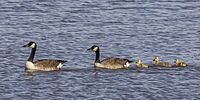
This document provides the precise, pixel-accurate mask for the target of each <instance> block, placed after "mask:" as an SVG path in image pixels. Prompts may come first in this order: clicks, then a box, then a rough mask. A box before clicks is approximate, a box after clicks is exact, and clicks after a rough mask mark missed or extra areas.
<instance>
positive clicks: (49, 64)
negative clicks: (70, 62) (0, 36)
mask: <svg viewBox="0 0 200 100" xmlns="http://www.w3.org/2000/svg"><path fill="white" fill-rule="evenodd" d="M23 47H30V48H32V51H31V54H30V56H29V58H28V59H27V61H26V67H25V70H35V71H36V70H40V71H53V70H60V69H61V67H62V66H63V63H64V62H66V61H64V60H53V59H42V60H38V61H35V62H33V59H34V55H35V52H36V48H37V44H36V43H35V42H32V41H31V42H29V43H28V44H27V45H24V46H23Z"/></svg>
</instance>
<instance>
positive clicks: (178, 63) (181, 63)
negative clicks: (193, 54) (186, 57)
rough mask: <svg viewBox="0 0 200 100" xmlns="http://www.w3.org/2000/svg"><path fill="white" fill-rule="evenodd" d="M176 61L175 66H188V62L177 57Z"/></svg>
mask: <svg viewBox="0 0 200 100" xmlns="http://www.w3.org/2000/svg"><path fill="white" fill-rule="evenodd" d="M174 63H175V67H186V66H187V64H186V63H185V62H182V61H181V60H179V59H175V60H174Z"/></svg>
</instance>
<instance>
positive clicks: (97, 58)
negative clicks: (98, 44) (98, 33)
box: [95, 49, 100, 62]
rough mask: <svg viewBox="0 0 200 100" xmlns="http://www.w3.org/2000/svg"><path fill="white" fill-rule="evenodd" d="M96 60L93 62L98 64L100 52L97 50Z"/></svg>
mask: <svg viewBox="0 0 200 100" xmlns="http://www.w3.org/2000/svg"><path fill="white" fill-rule="evenodd" d="M95 53H96V59H95V62H100V59H99V58H100V50H99V49H98V50H97V51H96V52H95Z"/></svg>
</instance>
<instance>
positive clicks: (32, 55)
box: [27, 45, 37, 62]
mask: <svg viewBox="0 0 200 100" xmlns="http://www.w3.org/2000/svg"><path fill="white" fill-rule="evenodd" d="M36 48H37V46H36V45H35V48H32V50H31V54H30V56H29V58H28V60H27V61H31V62H33V59H34V56H35V52H36Z"/></svg>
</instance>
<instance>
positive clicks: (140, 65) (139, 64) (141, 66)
mask: <svg viewBox="0 0 200 100" xmlns="http://www.w3.org/2000/svg"><path fill="white" fill-rule="evenodd" d="M136 67H138V68H148V65H147V64H143V63H142V60H140V59H138V60H136Z"/></svg>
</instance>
